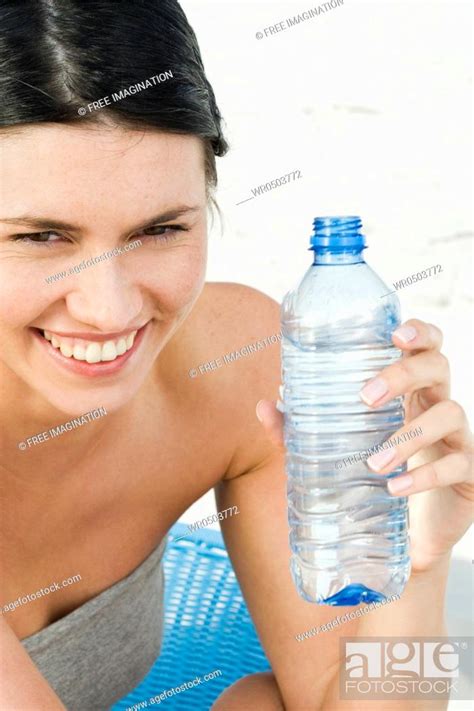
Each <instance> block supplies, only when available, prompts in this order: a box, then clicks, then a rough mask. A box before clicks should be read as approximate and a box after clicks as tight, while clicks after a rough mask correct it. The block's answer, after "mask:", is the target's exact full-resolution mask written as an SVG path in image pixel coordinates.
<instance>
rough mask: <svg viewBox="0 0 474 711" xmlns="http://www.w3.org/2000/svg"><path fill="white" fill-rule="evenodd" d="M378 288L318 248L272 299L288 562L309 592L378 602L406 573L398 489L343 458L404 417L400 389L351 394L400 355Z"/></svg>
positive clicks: (307, 595)
mask: <svg viewBox="0 0 474 711" xmlns="http://www.w3.org/2000/svg"><path fill="white" fill-rule="evenodd" d="M341 258H342V263H341ZM349 262H350V259H349ZM388 291H390V289H388V288H387V287H386V286H385V285H384V284H383V282H382V281H381V280H380V279H379V277H378V276H377V275H376V274H375V273H374V272H373V271H372V270H371V269H370V267H368V266H367V264H365V262H363V261H362V258H361V256H360V255H359V261H358V262H356V263H344V256H343V255H342V257H341V256H338V257H337V258H336V260H335V262H331V259H330V258H329V259H326V258H325V257H324V256H323V263H321V264H318V263H316V264H315V265H313V266H312V267H311V268H310V269H309V270H308V272H307V274H306V275H305V277H304V278H303V280H302V282H301V283H300V285H299V286H298V287H297V289H296V290H295V291H293V292H290V293H289V294H287V296H286V297H285V299H284V301H283V304H282V332H283V340H282V369H283V372H282V375H283V378H282V379H283V397H282V400H283V406H284V419H285V425H284V436H285V446H286V452H287V454H286V470H287V475H288V516H289V523H290V529H291V532H290V544H291V549H292V553H293V555H292V560H291V570H292V575H293V579H294V582H295V584H296V586H297V589H298V591H299V593H300V595H301V596H302V597H303V598H304V599H305V600H308V601H310V602H316V603H323V604H330V605H357V604H359V603H360V602H371V601H374V600H381V599H383V598H384V597H387V598H388V597H390V596H392V595H395V594H400V593H401V592H402V590H403V588H404V586H405V583H406V581H407V579H408V577H409V573H410V560H409V556H408V534H407V499H406V497H392V496H391V495H390V494H389V493H388V491H387V486H386V482H387V477H386V476H381V475H378V474H374V473H372V472H371V471H370V469H369V468H368V467H367V465H366V464H365V461H358V462H356V463H352V464H348V463H347V462H346V463H345V464H344V463H343V462H342V460H344V459H345V458H347V457H349V456H354V455H355V454H356V453H359V452H364V451H365V450H367V449H369V448H371V447H374V445H377V444H382V443H383V442H385V440H387V439H389V438H390V436H391V435H392V434H393V433H394V432H395V431H396V430H398V429H399V428H400V427H401V426H402V425H403V421H404V411H403V403H402V399H401V398H398V399H396V400H394V401H392V402H389V403H388V404H386V405H384V406H383V407H380V408H377V409H371V408H369V407H368V406H366V405H365V404H364V402H363V401H362V400H361V399H360V396H359V391H360V389H361V388H362V386H363V385H364V383H365V382H366V381H367V380H369V379H370V378H371V377H373V376H375V375H376V374H377V373H378V372H379V371H380V370H382V369H383V368H385V367H386V366H388V365H390V364H391V363H394V362H395V361H396V360H398V358H400V355H401V353H400V351H399V350H398V349H396V348H395V347H394V346H393V345H392V343H391V334H392V332H393V331H394V329H395V328H396V327H397V325H398V324H399V322H400V317H399V304H398V299H397V298H396V296H390V297H386V298H380V297H381V296H382V294H386V293H387V292H388ZM402 471H405V467H400V468H398V469H397V470H395V471H394V472H393V473H392V474H391V475H390V476H391V477H392V476H396V475H397V474H400V473H401V472H402Z"/></svg>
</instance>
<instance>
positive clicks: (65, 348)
mask: <svg viewBox="0 0 474 711" xmlns="http://www.w3.org/2000/svg"><path fill="white" fill-rule="evenodd" d="M59 350H60V351H61V353H62V354H63V356H66V358H70V357H71V356H72V348H71V346H70V345H69V344H68V343H61V346H60V348H59Z"/></svg>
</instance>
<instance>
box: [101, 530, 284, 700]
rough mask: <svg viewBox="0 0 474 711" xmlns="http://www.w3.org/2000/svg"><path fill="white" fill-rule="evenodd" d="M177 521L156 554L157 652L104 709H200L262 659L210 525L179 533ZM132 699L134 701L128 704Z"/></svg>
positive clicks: (260, 667)
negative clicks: (159, 590) (160, 615)
mask: <svg viewBox="0 0 474 711" xmlns="http://www.w3.org/2000/svg"><path fill="white" fill-rule="evenodd" d="M186 533H188V528H187V526H185V525H184V524H180V523H177V524H175V525H174V526H173V528H172V529H171V531H170V534H169V540H168V545H167V548H166V552H165V555H164V570H165V578H166V587H165V623H164V638H163V646H162V651H161V654H160V656H159V658H158V659H157V661H156V662H155V664H154V666H153V668H152V669H151V671H150V672H149V674H148V675H147V676H146V677H145V679H144V680H143V681H142V682H141V684H140V685H139V686H137V687H136V689H134V690H133V691H132V692H131V693H130V694H128V695H127V696H126V697H124V698H123V699H121V700H120V701H118V702H117V703H116V704H115V705H114V706H113V707H112V711H125V709H131V707H132V708H133V711H138V709H141V708H153V707H154V706H155V705H159V706H162V707H164V708H166V709H169V711H191V710H192V711H208V710H209V709H210V707H211V706H212V704H213V702H214V701H215V700H216V698H217V697H218V696H219V694H220V693H221V692H222V691H223V690H224V689H225V688H226V687H228V686H230V684H232V683H233V682H234V681H236V680H237V679H240V678H241V677H242V676H245V675H247V674H252V673H255V672H260V671H268V670H269V669H270V665H269V663H268V661H267V659H266V657H265V654H264V652H263V650H262V647H261V645H260V642H259V640H258V637H257V635H256V632H255V628H254V625H253V622H252V620H251V618H250V615H249V613H248V610H247V607H246V604H245V602H244V600H243V598H242V593H241V591H240V587H239V585H238V583H237V579H236V577H235V573H234V571H233V569H232V567H231V564H230V561H229V558H228V555H227V552H226V550H225V547H224V542H223V540H222V536H221V534H220V533H219V532H218V531H212V530H198V531H195V532H194V533H192V534H189V535H188V536H187V538H183V539H181V540H179V541H176V538H179V537H180V536H183V535H185V534H186ZM216 670H220V672H221V674H220V675H216V676H215V677H214V678H213V679H211V680H209V681H206V682H204V681H203V683H201V684H199V685H198V686H196V687H194V688H192V689H185V690H183V691H181V692H180V693H177V694H176V695H175V696H172V697H169V698H166V699H163V700H161V701H159V702H157V703H156V704H152V703H148V705H145V704H143V706H141V705H140V702H145V701H148V702H149V700H150V699H151V698H152V697H154V696H156V695H159V694H161V693H162V692H164V691H165V690H171V689H173V688H176V687H179V686H181V684H183V683H184V682H186V681H189V682H190V681H192V680H193V679H195V677H197V676H198V677H201V679H202V680H203V679H204V677H205V675H207V674H211V673H212V672H214V671H216ZM134 705H136V706H134Z"/></svg>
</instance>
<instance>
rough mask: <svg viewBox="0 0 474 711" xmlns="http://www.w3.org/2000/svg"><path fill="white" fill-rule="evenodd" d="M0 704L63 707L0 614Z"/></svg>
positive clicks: (35, 709)
mask: <svg viewBox="0 0 474 711" xmlns="http://www.w3.org/2000/svg"><path fill="white" fill-rule="evenodd" d="M0 708H1V709H2V711H19V709H21V711H66V708H65V707H64V706H63V704H62V703H61V701H60V699H59V698H58V697H57V696H56V694H55V693H54V691H53V690H52V688H51V687H50V686H49V684H48V682H47V681H46V679H45V678H44V677H43V676H41V674H40V672H39V671H38V669H37V668H36V667H35V665H34V664H33V662H32V661H31V659H30V657H29V656H28V654H27V653H26V651H25V649H24V648H23V646H22V644H21V642H20V641H19V640H18V638H17V637H16V635H15V634H14V632H13V631H12V630H11V629H10V627H9V625H8V624H7V622H6V620H5V619H4V617H3V616H2V615H0Z"/></svg>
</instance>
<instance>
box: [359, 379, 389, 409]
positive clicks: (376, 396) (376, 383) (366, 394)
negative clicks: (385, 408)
mask: <svg viewBox="0 0 474 711" xmlns="http://www.w3.org/2000/svg"><path fill="white" fill-rule="evenodd" d="M387 393H388V385H387V383H386V382H385V380H384V379H383V378H374V379H373V380H370V381H369V382H368V383H367V385H364V387H363V388H362V390H361V391H360V396H361V398H362V400H363V401H364V402H365V403H366V404H367V405H373V403H374V402H376V401H377V400H380V398H381V397H382V396H383V395H386V394H387Z"/></svg>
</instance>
